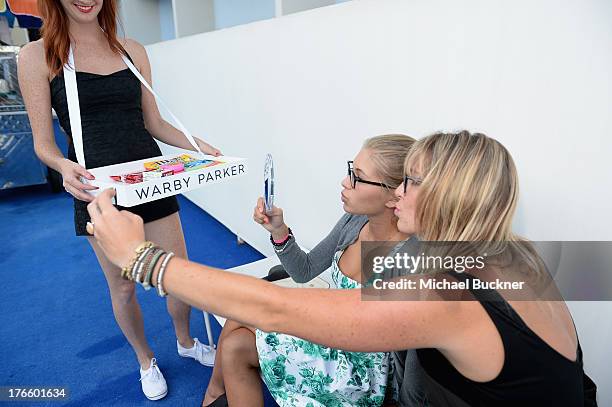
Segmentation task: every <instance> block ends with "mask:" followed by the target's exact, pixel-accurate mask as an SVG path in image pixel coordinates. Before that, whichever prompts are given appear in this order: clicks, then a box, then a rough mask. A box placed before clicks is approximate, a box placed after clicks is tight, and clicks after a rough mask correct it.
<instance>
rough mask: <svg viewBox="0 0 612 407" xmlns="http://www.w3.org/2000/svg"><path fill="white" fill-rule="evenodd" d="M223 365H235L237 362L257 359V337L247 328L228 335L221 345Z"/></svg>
mask: <svg viewBox="0 0 612 407" xmlns="http://www.w3.org/2000/svg"><path fill="white" fill-rule="evenodd" d="M220 346H222V347H223V351H222V352H221V358H222V361H221V362H222V363H224V364H225V363H235V362H236V361H244V362H247V361H250V360H251V359H252V358H253V356H255V358H257V348H256V346H255V335H254V334H253V332H251V331H250V330H249V329H247V328H239V329H236V330H235V331H233V332H231V333H230V334H229V335H227V336H226V337H225V338H224V339H223V342H222V343H221V344H220Z"/></svg>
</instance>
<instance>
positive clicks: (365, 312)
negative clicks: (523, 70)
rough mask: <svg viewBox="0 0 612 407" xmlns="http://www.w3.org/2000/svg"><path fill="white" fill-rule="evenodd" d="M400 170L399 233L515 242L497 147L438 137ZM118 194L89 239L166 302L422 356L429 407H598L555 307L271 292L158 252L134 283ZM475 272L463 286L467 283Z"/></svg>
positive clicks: (137, 239) (137, 243)
mask: <svg viewBox="0 0 612 407" xmlns="http://www.w3.org/2000/svg"><path fill="white" fill-rule="evenodd" d="M404 170H405V171H406V176H405V179H404V182H403V184H402V185H401V186H400V187H398V188H397V190H396V195H397V197H398V198H399V200H398V202H397V204H396V211H395V214H396V215H397V217H398V219H399V220H398V229H399V230H400V231H401V232H402V233H404V234H405V235H415V236H417V237H418V238H419V240H420V241H430V242H435V243H438V242H441V243H444V242H477V243H482V242H485V243H493V244H494V245H495V246H497V248H498V249H500V250H503V249H504V247H512V246H513V245H516V244H518V243H521V242H522V239H521V238H519V237H518V236H517V235H515V234H514V233H513V232H512V219H513V216H514V212H515V209H516V204H517V201H518V177H517V172H516V168H515V166H514V162H513V160H512V157H511V156H510V153H509V152H508V151H507V150H506V149H505V148H504V147H503V146H502V145H501V144H500V143H499V142H498V141H496V140H493V139H491V138H489V137H487V136H485V135H483V134H470V133H468V132H460V133H454V134H453V133H451V134H448V133H439V134H434V135H432V136H429V137H425V138H423V139H421V140H418V141H416V142H415V143H414V146H413V147H412V148H411V150H410V152H409V153H408V156H407V158H406V163H405V166H404ZM113 195H114V193H113V191H111V190H108V191H104V192H103V193H102V194H101V195H100V196H99V197H98V198H97V199H96V200H95V201H94V202H93V203H92V204H90V205H89V206H88V210H89V212H90V214H91V216H92V220H93V222H94V223H95V229H92V228H91V227H90V228H89V229H90V232H93V234H94V236H95V238H96V239H97V241H98V242H99V243H100V244H101V247H102V248H103V249H104V251H105V253H106V255H107V256H108V258H109V259H110V260H111V261H112V262H113V263H114V264H116V265H117V266H120V267H125V270H124V275H125V278H128V279H132V280H138V282H139V283H140V284H142V285H144V286H148V285H153V286H155V287H156V288H157V290H158V292H159V293H160V294H161V295H165V294H166V292H167V293H168V294H169V295H172V296H176V297H177V298H179V299H181V300H182V301H184V302H186V303H188V304H192V305H194V306H196V307H198V308H201V309H204V310H206V311H208V312H212V313H214V314H217V315H222V316H224V317H227V318H232V319H234V320H237V321H241V322H242V323H243V324H246V325H248V326H253V327H256V328H258V329H261V330H262V331H264V332H283V333H285V334H288V335H294V336H296V337H299V338H304V339H305V340H308V341H311V342H314V343H318V344H321V345H324V346H328V347H330V348H335V349H346V350H349V351H354V352H388V351H392V350H402V349H417V356H418V360H419V362H420V363H421V365H422V367H423V370H424V374H425V376H424V383H425V391H426V396H427V397H428V404H427V405H430V406H435V407H446V406H448V407H455V406H461V407H462V406H508V407H510V406H512V407H514V406H568V407H582V406H585V405H588V406H595V405H596V401H595V386H594V384H593V383H592V382H591V381H590V380H589V379H588V377H587V376H586V375H585V374H584V370H583V358H582V350H581V348H580V344H579V341H578V335H577V333H576V329H575V327H574V324H573V321H572V317H571V314H570V312H569V310H568V308H567V305H566V304H565V302H564V301H562V300H561V299H560V298H551V299H549V298H540V299H539V300H538V301H526V300H521V301H519V300H514V299H510V298H507V297H506V296H507V295H508V294H507V293H506V292H504V291H497V289H491V288H489V289H477V288H475V287H473V288H470V291H471V294H473V297H474V299H472V300H462V298H463V297H461V298H459V299H457V298H455V301H443V300H442V299H443V294H444V293H445V292H448V291H449V290H440V292H429V291H430V290H429V289H427V288H423V289H416V290H415V291H416V293H417V295H418V296H419V297H425V298H427V297H428V296H430V294H434V295H438V297H439V300H435V301H363V300H362V295H363V293H362V292H361V291H362V290H316V289H297V288H284V287H278V286H275V285H274V284H270V283H269V282H266V281H262V280H259V279H256V278H252V277H249V276H242V275H237V274H235V273H230V272H227V271H223V270H216V269H214V268H211V267H207V266H202V265H199V264H195V263H191V262H189V261H187V260H184V259H180V258H176V257H172V255H171V254H170V253H168V254H162V256H163V259H164V260H163V263H162V264H157V263H156V264H153V265H150V266H149V267H152V269H151V270H152V274H151V275H150V276H149V274H148V273H146V274H145V276H146V281H145V280H143V279H142V278H140V279H136V278H135V277H133V274H131V273H132V272H133V270H134V268H135V267H136V268H137V267H141V264H140V263H141V262H140V261H134V259H137V258H138V256H139V255H138V252H139V251H141V250H142V248H143V247H145V246H143V244H144V240H145V238H144V229H143V226H142V220H141V219H140V218H139V217H138V216H136V215H133V214H131V213H129V212H119V211H117V210H116V209H115V208H114V207H113V206H112V202H111V199H112V197H113ZM149 244H151V243H149ZM156 250H163V249H156ZM144 257H145V259H144V260H143V261H146V260H147V259H146V258H148V257H149V256H148V255H147V256H144ZM524 257H525V258H527V259H528V258H529V257H533V255H532V254H531V253H529V252H526V253H525V254H524ZM528 260H530V259H528ZM531 260H533V259H531ZM537 263H538V262H537V261H535V262H532V261H527V262H525V263H524V264H523V266H524V267H522V268H521V270H520V271H521V276H522V277H523V278H524V280H525V281H528V282H530V281H537V280H538V279H539V278H540V277H542V276H543V275H544V273H542V270H541V268H540V267H539V266H538V265H537ZM500 264H501V263H500ZM500 264H495V263H488V262H485V267H484V270H485V271H486V272H487V273H488V274H489V275H490V276H493V275H495V274H497V273H499V272H500V271H502V268H503V267H502V266H503V264H502V265H500ZM473 268H474V267H470V268H468V270H467V271H466V272H465V274H464V275H465V278H468V275H470V276H472V277H469V278H470V279H473V278H474V277H473V275H474V274H476V273H475V272H474V270H472V269H473ZM483 276H486V274H483ZM428 279H431V276H424V275H414V276H412V279H411V280H409V281H414V282H416V283H417V284H415V285H416V286H417V287H418V286H419V285H420V284H418V283H420V282H427V281H428ZM551 286H554V284H550V282H549V284H548V287H549V288H550V287H551ZM536 288H537V287H536ZM527 289H530V287H529V286H528V287H527ZM330 311H332V312H330ZM280 371H282V369H280ZM587 390H588V392H587ZM400 404H401V402H400Z"/></svg>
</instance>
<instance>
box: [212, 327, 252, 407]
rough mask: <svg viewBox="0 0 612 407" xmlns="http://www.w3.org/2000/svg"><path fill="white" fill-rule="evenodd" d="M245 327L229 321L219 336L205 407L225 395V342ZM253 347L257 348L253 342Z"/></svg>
mask: <svg viewBox="0 0 612 407" xmlns="http://www.w3.org/2000/svg"><path fill="white" fill-rule="evenodd" d="M243 327H244V325H242V324H240V323H238V322H236V321H232V320H230V319H228V320H227V321H226V322H225V325H224V326H223V329H222V330H221V335H219V341H218V342H219V343H218V346H217V354H216V356H215V366H214V367H213V372H212V376H211V377H210V381H209V382H208V387H207V388H206V393H205V394H204V400H203V402H202V405H203V406H207V405H209V404H210V403H212V402H213V401H215V400H216V399H217V398H218V397H219V396H221V395H222V394H223V393H225V384H224V382H223V366H222V363H221V360H222V354H223V351H224V345H223V342H224V341H225V339H226V338H227V337H228V336H229V335H231V334H232V332H234V331H235V330H236V329H239V328H243ZM253 346H255V341H253Z"/></svg>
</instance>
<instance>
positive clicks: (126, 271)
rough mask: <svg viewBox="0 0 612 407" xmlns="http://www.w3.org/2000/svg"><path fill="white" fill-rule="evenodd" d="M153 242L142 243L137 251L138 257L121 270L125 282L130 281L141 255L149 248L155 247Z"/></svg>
mask: <svg viewBox="0 0 612 407" xmlns="http://www.w3.org/2000/svg"><path fill="white" fill-rule="evenodd" d="M153 246H154V245H153V242H142V243H141V244H140V245H138V247H137V248H136V250H135V253H136V256H134V258H133V259H132V260H131V261H130V262H129V263H128V265H127V266H125V267H123V268H122V269H121V277H122V278H123V279H125V280H130V276H131V275H132V271H133V269H134V265H135V264H136V261H137V260H138V258H139V257H140V255H141V254H142V253H143V252H144V251H145V250H146V249H148V248H150V247H153Z"/></svg>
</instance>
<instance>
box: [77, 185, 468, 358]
mask: <svg viewBox="0 0 612 407" xmlns="http://www.w3.org/2000/svg"><path fill="white" fill-rule="evenodd" d="M113 195H114V191H113V190H106V191H104V192H103V193H102V194H100V196H99V197H98V198H97V199H96V200H95V201H94V202H93V203H91V204H90V205H89V206H88V208H87V209H88V211H89V214H90V215H91V218H92V221H93V222H94V223H95V230H94V233H95V238H96V240H97V241H98V243H99V244H100V246H101V247H102V249H103V250H104V252H105V254H106V256H107V257H108V258H109V259H110V260H111V261H112V262H113V263H114V264H116V265H117V266H120V267H122V266H125V265H126V264H128V263H129V262H130V260H131V259H132V257H133V256H134V249H135V248H136V247H137V246H138V245H139V244H140V243H141V242H143V241H144V227H143V221H142V218H140V217H139V216H137V215H134V214H132V213H130V212H127V211H122V212H119V211H117V209H116V208H115V207H113V205H112V203H111V198H112V196H113ZM117 272H119V271H117ZM153 281H156V275H155V274H154V275H153ZM163 284H164V289H165V290H166V291H167V292H168V293H169V294H170V295H172V296H174V297H176V298H179V299H180V300H182V301H184V302H186V303H188V304H191V305H193V306H195V307H197V308H199V309H204V310H206V311H210V312H213V313H215V314H217V315H222V316H224V317H227V318H230V319H233V320H236V321H239V322H241V323H243V324H245V325H248V326H254V327H257V328H260V329H262V330H264V331H272V332H283V333H288V334H291V335H294V336H298V337H301V338H304V339H307V340H310V341H312V342H315V343H320V344H323V345H326V346H329V347H333V348H339V349H346V350H354V351H362V352H374V351H389V350H393V349H407V348H419V347H442V346H444V344H443V341H442V339H444V338H452V337H454V335H453V333H454V332H458V331H457V329H464V328H465V326H466V325H465V321H463V320H460V318H457V311H453V310H455V309H456V308H457V306H456V305H455V304H449V303H448V302H442V301H362V300H361V293H360V291H359V290H314V289H295V288H282V287H278V286H275V285H274V284H271V283H268V282H266V281H263V280H259V279H256V278H253V277H248V276H243V275H238V274H235V273H231V272H228V271H222V270H218V269H214V268H212V267H207V266H202V265H199V264H196V263H191V262H189V261H187V260H184V259H180V258H173V259H172V260H171V261H170V263H169V265H168V268H167V270H166V272H165V274H164V278H163ZM455 303H456V302H455ZM462 325H463V327H462Z"/></svg>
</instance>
